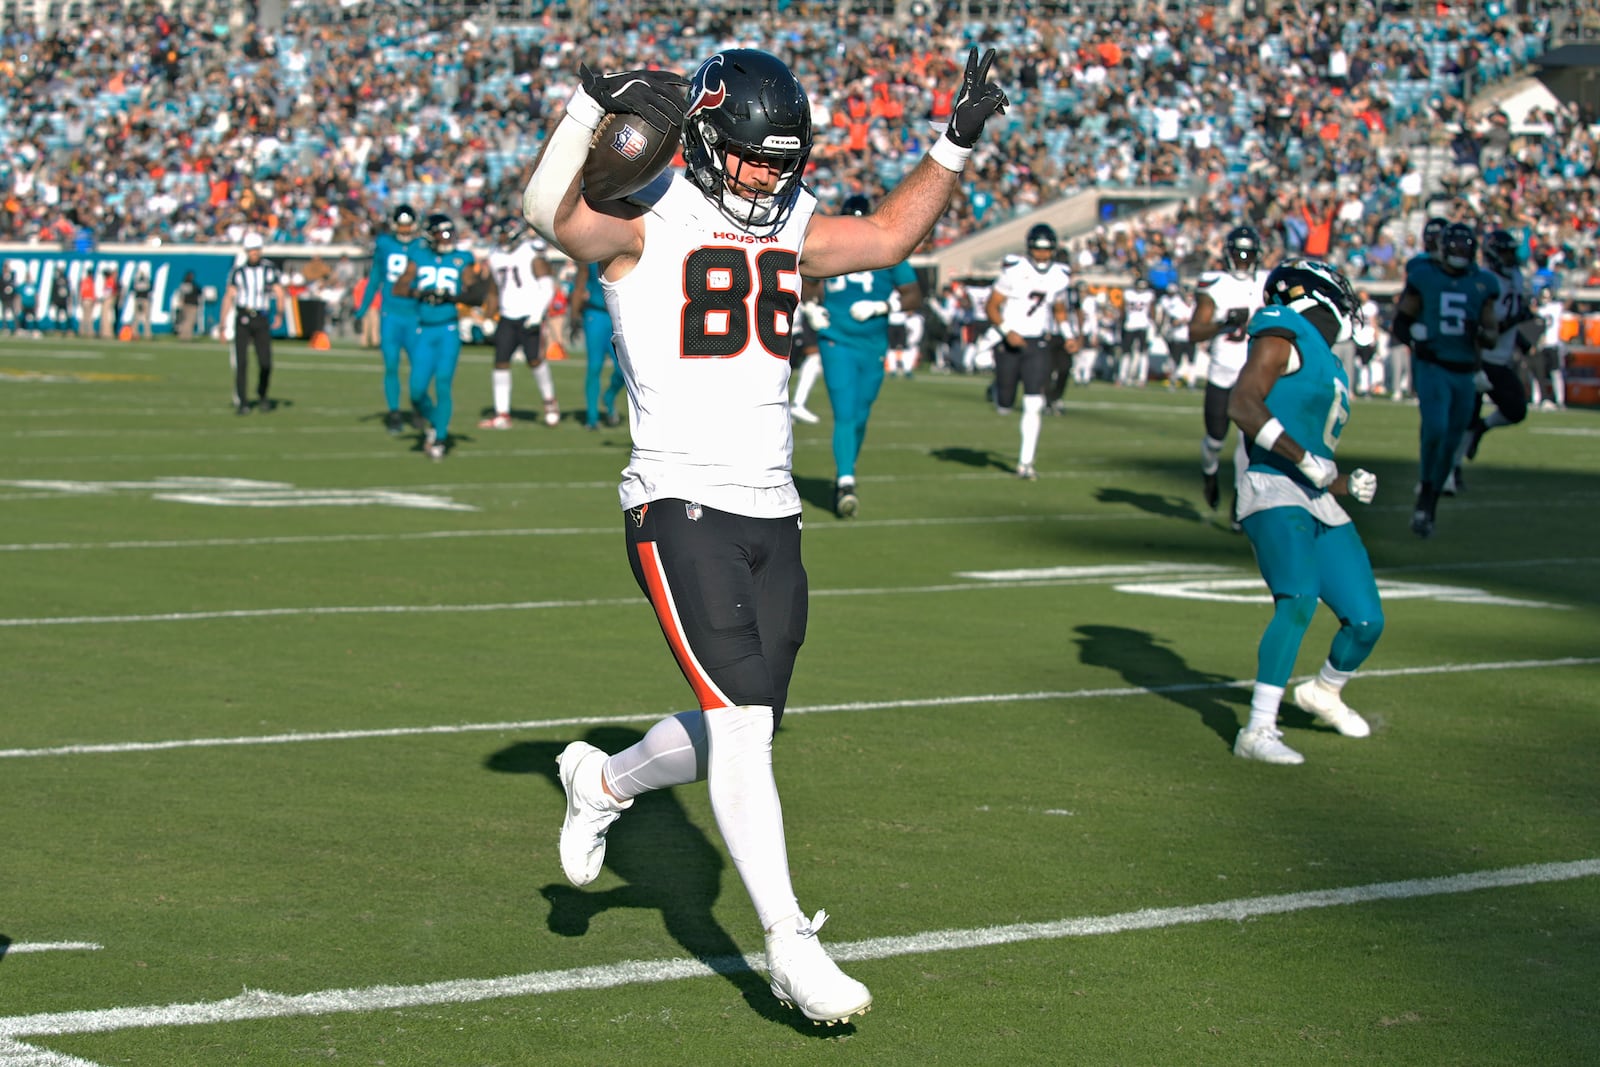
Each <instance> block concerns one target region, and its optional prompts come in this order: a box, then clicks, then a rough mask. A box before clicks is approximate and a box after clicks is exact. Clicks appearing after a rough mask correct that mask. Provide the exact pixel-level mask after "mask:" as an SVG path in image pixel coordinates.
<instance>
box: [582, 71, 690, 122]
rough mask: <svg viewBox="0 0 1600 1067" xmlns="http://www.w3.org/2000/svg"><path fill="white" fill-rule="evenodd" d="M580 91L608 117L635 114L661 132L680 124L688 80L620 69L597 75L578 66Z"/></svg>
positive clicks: (669, 75) (662, 73)
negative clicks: (612, 72) (613, 72)
mask: <svg viewBox="0 0 1600 1067" xmlns="http://www.w3.org/2000/svg"><path fill="white" fill-rule="evenodd" d="M578 79H579V80H580V81H581V82H582V83H583V91H584V92H586V93H588V94H589V96H590V97H592V98H593V99H594V102H595V103H597V104H599V105H600V106H601V107H603V108H605V109H606V112H607V114H612V115H616V114H624V115H638V116H639V117H640V118H642V119H644V120H645V121H646V122H648V123H649V124H650V125H652V126H654V127H655V128H656V129H657V130H660V131H661V132H662V133H670V132H671V131H673V130H674V129H677V128H678V127H679V126H682V125H683V110H684V106H685V104H686V103H687V96H688V93H687V92H686V90H687V89H688V88H689V80H688V79H687V78H685V77H684V76H683V75H681V74H674V73H672V72H671V71H670V70H623V71H618V72H617V73H615V74H597V73H596V72H594V71H592V70H590V69H589V66H588V64H583V65H580V66H579V67H578Z"/></svg>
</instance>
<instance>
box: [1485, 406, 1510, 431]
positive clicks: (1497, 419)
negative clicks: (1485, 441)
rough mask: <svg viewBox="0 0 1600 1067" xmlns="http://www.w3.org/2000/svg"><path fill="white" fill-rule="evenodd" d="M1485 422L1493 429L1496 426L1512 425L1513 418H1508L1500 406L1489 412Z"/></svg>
mask: <svg viewBox="0 0 1600 1067" xmlns="http://www.w3.org/2000/svg"><path fill="white" fill-rule="evenodd" d="M1483 424H1484V425H1485V426H1487V427H1489V429H1491V430H1492V429H1494V428H1495V427H1496V426H1510V425H1511V420H1510V419H1508V418H1506V417H1505V415H1504V414H1502V413H1501V411H1500V409H1499V408H1495V409H1494V410H1493V411H1491V412H1489V415H1488V417H1487V418H1485V419H1484V420H1483Z"/></svg>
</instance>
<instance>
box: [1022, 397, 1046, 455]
mask: <svg viewBox="0 0 1600 1067" xmlns="http://www.w3.org/2000/svg"><path fill="white" fill-rule="evenodd" d="M1043 414H1044V397H1042V396H1024V397H1023V398H1022V450H1021V451H1020V452H1018V453H1017V464H1018V466H1022V467H1031V466H1033V457H1034V454H1035V453H1036V452H1038V451H1039V427H1040V426H1041V425H1043V423H1044V419H1043V418H1042V415H1043Z"/></svg>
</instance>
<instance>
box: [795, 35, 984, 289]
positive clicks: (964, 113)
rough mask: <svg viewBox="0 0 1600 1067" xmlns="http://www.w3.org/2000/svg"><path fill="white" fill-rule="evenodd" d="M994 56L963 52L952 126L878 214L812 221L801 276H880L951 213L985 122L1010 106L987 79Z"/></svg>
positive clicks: (888, 197)
mask: <svg viewBox="0 0 1600 1067" xmlns="http://www.w3.org/2000/svg"><path fill="white" fill-rule="evenodd" d="M994 58H995V51H994V49H992V48H991V49H989V50H988V51H987V52H985V53H984V54H983V58H982V59H981V60H980V59H979V57H978V50H977V49H976V48H973V49H972V50H971V51H970V52H968V53H967V66H966V70H965V71H964V72H963V74H962V77H961V89H960V91H959V92H957V94H956V98H955V103H954V105H953V107H952V109H951V113H950V125H949V127H948V128H947V129H946V130H945V132H944V134H943V135H941V136H940V137H939V138H938V140H936V141H934V143H933V147H932V148H930V149H929V150H928V154H927V155H926V156H924V157H923V158H922V161H921V162H920V163H918V164H917V165H916V168H915V169H913V170H912V171H911V173H910V174H909V175H907V176H906V178H905V180H904V181H902V182H900V184H899V185H896V186H895V187H894V190H893V191H892V192H890V193H889V195H888V196H886V197H884V199H883V202H882V203H880V204H879V205H878V209H877V210H876V211H874V212H873V213H872V214H870V215H814V216H812V218H811V223H810V225H809V226H808V227H807V229H806V241H805V246H804V249H803V250H802V252H801V255H800V272H801V273H802V274H806V275H809V276H811V277H813V278H831V277H834V276H836V275H839V274H848V273H850V272H851V271H859V270H881V269H882V268H884V267H891V266H893V265H894V264H896V263H899V262H900V261H901V260H903V259H905V258H906V257H907V256H909V255H910V254H911V253H912V252H913V251H915V250H916V247H917V245H919V244H921V243H922V239H923V238H924V237H926V236H928V234H929V232H931V231H932V229H933V224H934V223H936V222H938V221H939V216H940V215H943V214H944V212H945V208H947V207H949V205H950V198H951V196H952V195H954V193H955V191H956V186H957V183H958V181H959V180H960V177H961V172H962V171H963V170H964V169H966V166H967V158H968V157H969V156H971V154H972V146H973V145H974V144H976V143H977V140H978V136H979V135H980V134H982V133H983V124H984V123H985V122H987V121H988V120H989V118H990V117H991V116H993V115H996V114H999V113H1001V112H1003V111H1005V109H1006V105H1007V104H1008V103H1009V101H1008V100H1007V99H1006V94H1005V93H1004V92H1003V91H1001V89H1000V87H999V86H998V85H995V84H994V83H992V82H991V81H989V68H990V67H991V66H992V65H993V63H994Z"/></svg>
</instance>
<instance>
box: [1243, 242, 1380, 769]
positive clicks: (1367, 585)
mask: <svg viewBox="0 0 1600 1067" xmlns="http://www.w3.org/2000/svg"><path fill="white" fill-rule="evenodd" d="M1265 295H1266V306H1265V307H1263V308H1261V309H1260V310H1259V311H1257V312H1256V313H1255V315H1253V316H1252V317H1251V319H1250V325H1249V327H1248V333H1249V335H1250V349H1249V355H1248V357H1247V358H1246V360H1245V365H1244V369H1243V370H1241V371H1240V372H1239V380H1238V381H1237V382H1236V383H1235V385H1234V387H1233V392H1232V394H1231V395H1230V396H1229V398H1228V417H1229V418H1230V419H1232V420H1233V422H1234V424H1235V425H1236V426H1238V427H1239V432H1240V433H1242V434H1244V436H1245V438H1246V439H1247V440H1249V441H1251V442H1252V444H1251V446H1250V466H1249V468H1248V469H1247V470H1246V471H1245V476H1244V478H1243V479H1242V480H1241V481H1240V482H1239V485H1238V491H1239V519H1240V522H1241V524H1242V525H1243V526H1244V532H1245V534H1246V535H1247V536H1248V537H1249V538H1250V544H1251V547H1252V548H1254V549H1255V554H1256V564H1257V565H1258V566H1259V567H1260V568H1261V576H1262V577H1263V578H1265V579H1266V582H1267V587H1268V588H1269V589H1270V590H1272V603H1273V609H1272V621H1271V622H1270V623H1268V624H1267V629H1266V632H1265V633H1263V634H1262V635H1261V644H1260V646H1259V648H1258V650H1257V653H1256V657H1257V658H1256V683H1255V689H1254V691H1253V693H1252V694H1251V697H1250V721H1249V723H1248V724H1247V725H1246V726H1245V728H1244V729H1243V730H1241V731H1239V736H1238V737H1237V738H1236V739H1235V741H1234V744H1233V751H1234V755H1236V756H1240V757H1242V758H1244V759H1253V760H1261V761H1263V762H1266V763H1303V762H1305V757H1303V756H1301V755H1300V753H1298V752H1296V751H1295V750H1294V749H1292V748H1290V747H1289V746H1288V745H1286V744H1284V743H1283V734H1282V733H1281V732H1280V731H1279V730H1278V707H1279V705H1280V704H1281V703H1282V701H1283V691H1284V688H1285V687H1286V686H1287V685H1288V684H1289V676H1290V675H1291V674H1292V673H1293V672H1294V664H1295V657H1296V656H1297V655H1298V653H1299V651H1300V643H1301V641H1302V640H1303V639H1304V638H1305V634H1306V629H1307V628H1308V627H1309V626H1310V625H1311V619H1312V616H1313V615H1315V614H1316V610H1317V601H1318V600H1319V599H1320V600H1321V601H1322V602H1323V603H1325V604H1327V605H1328V607H1329V608H1330V609H1332V611H1333V613H1334V615H1336V616H1337V617H1338V619H1339V632H1338V633H1337V634H1336V635H1334V638H1333V646H1332V647H1331V648H1330V649H1329V651H1328V659H1327V662H1326V663H1324V664H1323V666H1322V670H1321V671H1320V672H1319V673H1318V674H1317V676H1316V677H1315V678H1313V679H1311V680H1310V681H1307V682H1305V683H1303V684H1301V685H1298V686H1296V687H1295V690H1294V702H1295V703H1296V704H1297V705H1299V706H1300V707H1301V708H1303V709H1304V710H1306V711H1308V712H1310V713H1311V714H1312V715H1313V716H1315V717H1316V718H1317V719H1319V720H1321V721H1322V722H1325V723H1327V724H1328V725H1330V726H1332V727H1333V728H1334V729H1335V730H1337V731H1339V733H1341V734H1343V735H1344V736H1346V737H1366V736H1367V735H1368V734H1369V733H1371V728H1370V727H1368V725H1367V722H1366V720H1365V719H1363V718H1362V717H1361V716H1360V715H1358V714H1357V713H1356V712H1355V711H1353V710H1351V708H1350V707H1349V706H1348V705H1347V704H1345V702H1344V698H1343V696H1342V695H1341V693H1342V690H1343V689H1344V686H1345V683H1346V682H1347V681H1349V680H1350V676H1351V675H1352V674H1353V673H1355V670H1356V668H1358V667H1360V666H1361V664H1362V663H1364V662H1365V661H1366V659H1367V656H1368V655H1370V654H1371V652H1372V648H1373V646H1374V645H1375V644H1376V643H1377V641H1378V636H1379V635H1380V634H1381V633H1383V606H1382V604H1381V603H1380V602H1379V599H1378V583H1377V581H1376V579H1374V578H1373V576H1372V562H1371V561H1370V560H1369V559H1368V558H1367V550H1366V547H1365V546H1364V545H1363V544H1362V543H1361V537H1360V535H1359V534H1358V533H1356V528H1355V526H1354V524H1352V523H1351V521H1350V516H1349V515H1347V514H1345V511H1344V509H1343V508H1341V507H1340V506H1339V504H1338V503H1337V502H1336V501H1335V500H1334V497H1335V496H1348V497H1352V498H1354V499H1356V500H1358V501H1360V502H1361V503H1363V504H1370V503H1371V502H1372V498H1373V496H1374V495H1375V494H1376V493H1377V490H1378V479H1377V476H1376V475H1373V474H1371V473H1369V472H1367V471H1364V470H1360V469H1357V470H1353V471H1351V472H1350V473H1349V474H1347V475H1345V474H1340V473H1339V468H1338V467H1337V466H1336V465H1335V464H1334V461H1333V453H1334V449H1335V448H1337V447H1338V444H1339V435H1340V433H1341V431H1342V430H1343V429H1344V424H1345V422H1346V421H1347V420H1348V419H1349V418H1350V379H1349V377H1348V376H1347V375H1346V374H1345V369H1344V363H1343V362H1342V361H1341V360H1340V359H1339V357H1338V356H1336V355H1334V353H1333V347H1332V346H1333V345H1334V344H1336V343H1338V342H1340V341H1347V340H1349V339H1350V336H1351V334H1352V333H1353V331H1354V330H1355V328H1356V326H1357V325H1359V324H1360V323H1361V321H1362V317H1361V302H1360V301H1359V300H1358V299H1357V297H1356V294H1355V292H1354V291H1353V290H1352V289H1351V288H1350V283H1349V281H1347V280H1346V279H1345V277H1344V275H1342V274H1340V273H1339V272H1338V271H1336V270H1334V269H1333V268H1332V267H1330V266H1328V265H1327V264H1325V263H1319V262H1317V261H1315V260H1306V259H1300V260H1289V261H1287V262H1284V263H1281V264H1279V265H1278V266H1277V267H1276V268H1275V269H1274V270H1273V271H1272V273H1271V274H1269V275H1267V281H1266V293H1265Z"/></svg>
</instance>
